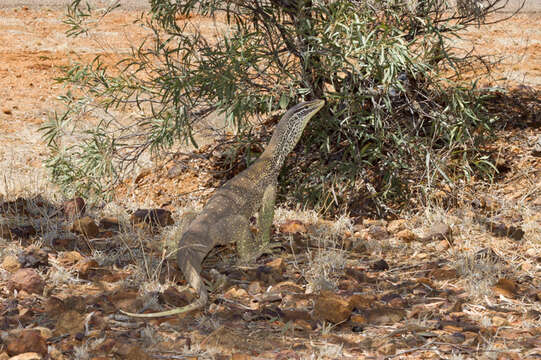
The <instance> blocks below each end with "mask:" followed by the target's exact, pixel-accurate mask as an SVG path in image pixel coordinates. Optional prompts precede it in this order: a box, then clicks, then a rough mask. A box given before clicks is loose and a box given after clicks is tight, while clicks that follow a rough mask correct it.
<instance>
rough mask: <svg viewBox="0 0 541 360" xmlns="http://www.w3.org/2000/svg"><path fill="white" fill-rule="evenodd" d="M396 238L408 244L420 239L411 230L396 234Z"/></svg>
mask: <svg viewBox="0 0 541 360" xmlns="http://www.w3.org/2000/svg"><path fill="white" fill-rule="evenodd" d="M395 236H396V238H397V239H398V240H401V241H403V242H406V243H409V242H412V241H415V240H417V239H418V238H417V235H415V233H414V232H413V231H411V230H409V229H404V230H400V231H399V232H398V233H396V235H395Z"/></svg>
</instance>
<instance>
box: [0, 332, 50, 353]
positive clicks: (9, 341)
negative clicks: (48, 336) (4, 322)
mask: <svg viewBox="0 0 541 360" xmlns="http://www.w3.org/2000/svg"><path fill="white" fill-rule="evenodd" d="M3 341H4V344H5V345H6V349H7V353H8V354H9V355H11V356H14V355H19V354H24V353H29V352H33V353H38V354H40V355H43V356H45V355H47V343H46V342H45V339H44V338H43V337H42V336H41V332H40V331H39V330H31V329H22V330H19V329H18V330H13V331H10V332H9V333H8V335H7V336H6V338H5V339H3Z"/></svg>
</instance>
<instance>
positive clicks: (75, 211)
mask: <svg viewBox="0 0 541 360" xmlns="http://www.w3.org/2000/svg"><path fill="white" fill-rule="evenodd" d="M62 210H63V211H64V215H66V216H67V217H69V218H71V219H74V218H78V217H81V216H83V215H84V214H85V211H86V204H85V201H84V200H83V198H81V197H76V198H73V199H71V200H67V201H64V203H62Z"/></svg>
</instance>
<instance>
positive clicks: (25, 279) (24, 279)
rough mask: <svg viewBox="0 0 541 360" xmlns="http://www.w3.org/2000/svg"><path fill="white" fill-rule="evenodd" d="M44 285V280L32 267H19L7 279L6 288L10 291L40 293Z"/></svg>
mask: <svg viewBox="0 0 541 360" xmlns="http://www.w3.org/2000/svg"><path fill="white" fill-rule="evenodd" d="M44 287H45V281H43V279H42V278H41V276H40V275H39V274H38V272H37V271H36V270H34V269H28V268H25V269H19V270H17V271H16V272H15V273H13V274H12V275H11V277H10V278H9V281H8V289H10V290H11V291H13V290H18V291H20V290H24V291H26V292H27V293H29V294H39V295H41V294H42V293H43V288H44Z"/></svg>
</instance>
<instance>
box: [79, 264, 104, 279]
mask: <svg viewBox="0 0 541 360" xmlns="http://www.w3.org/2000/svg"><path fill="white" fill-rule="evenodd" d="M99 267H100V266H99V265H98V262H97V261H96V260H94V259H82V260H81V261H78V262H77V263H76V264H75V265H74V266H73V269H74V270H75V271H77V272H78V273H79V276H80V277H81V278H83V279H88V278H89V277H90V275H91V274H92V271H93V270H96V269H99ZM102 280H103V279H102Z"/></svg>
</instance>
